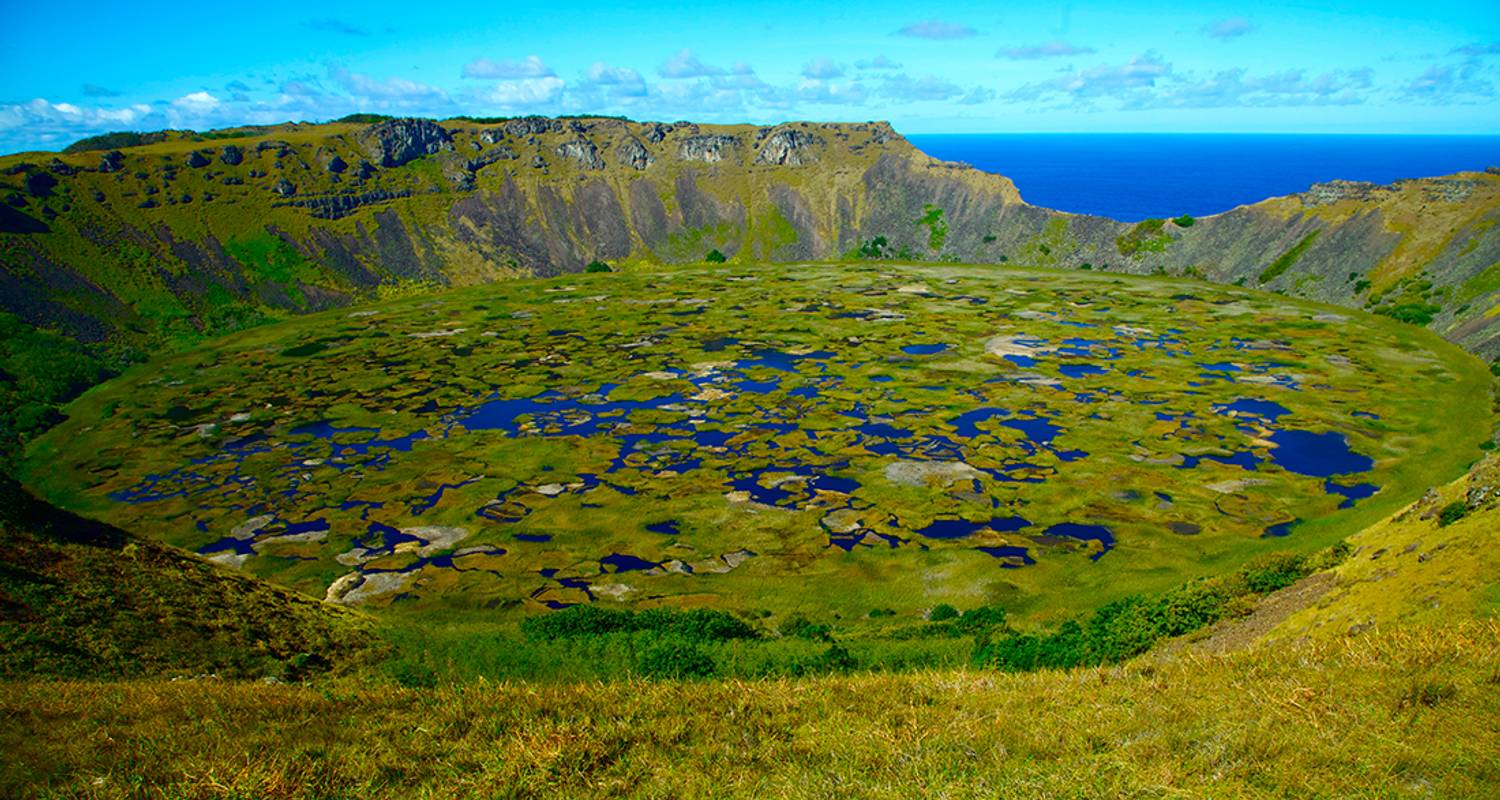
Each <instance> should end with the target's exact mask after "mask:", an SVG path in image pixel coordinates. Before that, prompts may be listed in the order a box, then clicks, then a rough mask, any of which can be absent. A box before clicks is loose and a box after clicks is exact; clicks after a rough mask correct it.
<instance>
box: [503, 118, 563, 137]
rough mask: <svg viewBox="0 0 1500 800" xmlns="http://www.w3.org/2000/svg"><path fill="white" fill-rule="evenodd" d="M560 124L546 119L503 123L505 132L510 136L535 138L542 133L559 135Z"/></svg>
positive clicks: (521, 119) (525, 119)
mask: <svg viewBox="0 0 1500 800" xmlns="http://www.w3.org/2000/svg"><path fill="white" fill-rule="evenodd" d="M562 129H563V127H562V123H561V122H558V121H557V120H555V119H549V118H547V117H535V116H533V117H521V118H520V119H513V120H509V121H507V122H506V123H505V132H506V133H507V134H509V135H511V136H515V137H517V138H521V137H524V136H537V135H540V134H543V133H561V132H562Z"/></svg>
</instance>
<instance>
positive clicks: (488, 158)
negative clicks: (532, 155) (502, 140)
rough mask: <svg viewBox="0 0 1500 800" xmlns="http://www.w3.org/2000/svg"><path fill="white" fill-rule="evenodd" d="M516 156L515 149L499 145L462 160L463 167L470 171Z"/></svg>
mask: <svg viewBox="0 0 1500 800" xmlns="http://www.w3.org/2000/svg"><path fill="white" fill-rule="evenodd" d="M516 158H518V156H517V155H516V151H515V150H512V149H511V148H509V147H506V146H504V145H501V146H500V147H493V148H490V149H489V150H486V151H484V152H483V153H480V154H479V155H477V156H474V157H473V158H471V159H469V160H468V161H465V162H464V169H467V170H468V171H470V172H478V171H480V170H482V169H484V168H485V167H488V166H489V165H491V164H495V163H497V162H500V161H514V160H515V159H516Z"/></svg>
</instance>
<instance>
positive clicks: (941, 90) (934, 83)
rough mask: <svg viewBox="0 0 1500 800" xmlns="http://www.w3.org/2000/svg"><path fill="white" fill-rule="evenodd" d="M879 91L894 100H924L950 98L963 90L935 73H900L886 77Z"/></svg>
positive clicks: (960, 93)
mask: <svg viewBox="0 0 1500 800" xmlns="http://www.w3.org/2000/svg"><path fill="white" fill-rule="evenodd" d="M880 93H881V94H883V95H885V96H887V97H890V98H894V99H896V100H905V101H924V100H950V99H952V98H954V97H958V96H959V95H962V94H963V93H964V90H963V89H962V88H960V87H959V86H958V85H957V84H955V83H953V82H951V81H947V80H944V79H942V78H939V77H937V76H936V75H924V76H922V77H921V78H912V77H910V76H908V75H906V74H905V73H902V74H899V75H892V76H890V77H889V78H886V79H885V82H884V83H883V84H882V85H881V87H880Z"/></svg>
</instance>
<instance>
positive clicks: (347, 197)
mask: <svg viewBox="0 0 1500 800" xmlns="http://www.w3.org/2000/svg"><path fill="white" fill-rule="evenodd" d="M402 197H411V192H410V191H409V190H405V189H403V190H401V191H390V190H388V189H376V190H374V191H371V192H364V193H361V194H335V195H326V196H323V197H304V198H302V199H300V200H293V201H291V202H287V203H277V204H276V205H277V206H292V207H296V208H306V209H308V210H310V211H311V213H312V215H313V216H314V217H317V218H318V219H339V218H341V217H347V216H349V215H350V214H353V213H354V212H355V211H357V210H359V209H360V208H362V207H364V206H370V205H376V204H378V203H387V202H390V201H391V200H396V199H398V198H402Z"/></svg>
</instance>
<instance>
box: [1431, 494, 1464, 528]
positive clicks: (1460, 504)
mask: <svg viewBox="0 0 1500 800" xmlns="http://www.w3.org/2000/svg"><path fill="white" fill-rule="evenodd" d="M1468 514H1469V505H1468V503H1465V502H1464V501H1462V500H1455V501H1453V502H1451V503H1449V504H1448V505H1446V506H1443V508H1442V510H1441V511H1439V512H1438V527H1442V528H1446V527H1448V526H1449V525H1452V524H1453V523H1455V522H1458V521H1459V520H1461V519H1463V518H1464V517H1466V516H1468Z"/></svg>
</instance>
